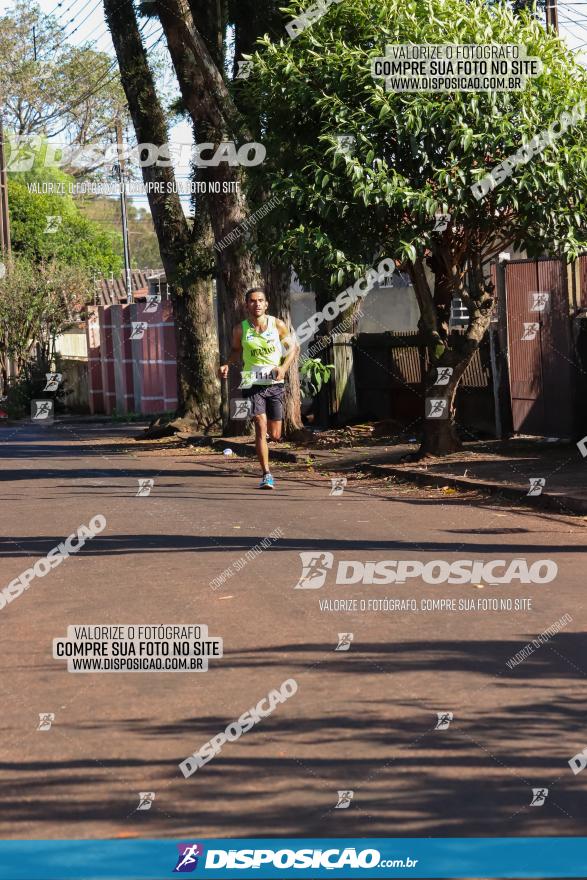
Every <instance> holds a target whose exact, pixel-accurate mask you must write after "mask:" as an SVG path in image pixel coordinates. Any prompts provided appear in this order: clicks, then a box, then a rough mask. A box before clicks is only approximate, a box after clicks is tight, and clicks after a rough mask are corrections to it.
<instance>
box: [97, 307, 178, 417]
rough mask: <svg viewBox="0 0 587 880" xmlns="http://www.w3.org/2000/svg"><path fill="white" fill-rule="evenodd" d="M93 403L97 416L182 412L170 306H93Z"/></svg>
mask: <svg viewBox="0 0 587 880" xmlns="http://www.w3.org/2000/svg"><path fill="white" fill-rule="evenodd" d="M87 333H88V358H89V366H90V369H89V381H90V389H89V398H90V408H91V412H93V413H99V412H102V413H106V414H107V415H110V414H111V413H112V412H113V411H114V409H116V410H117V412H124V413H128V412H137V413H141V414H145V415H149V414H152V413H160V412H167V411H172V410H174V409H175V408H176V407H177V368H176V346H175V328H174V322H173V312H172V307H171V303H170V302H169V301H168V300H165V301H164V302H161V303H159V304H149V303H147V302H145V303H142V302H140V303H131V304H126V305H109V306H91V307H90V309H89V316H88V330H87Z"/></svg>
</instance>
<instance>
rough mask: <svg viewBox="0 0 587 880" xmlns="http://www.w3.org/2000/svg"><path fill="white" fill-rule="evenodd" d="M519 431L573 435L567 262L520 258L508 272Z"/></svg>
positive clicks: (515, 412)
mask: <svg viewBox="0 0 587 880" xmlns="http://www.w3.org/2000/svg"><path fill="white" fill-rule="evenodd" d="M505 286H506V303H507V325H508V354H509V374H510V391H511V399H512V415H513V426H514V431H516V432H520V433H523V434H538V435H541V436H547V437H566V438H568V437H571V436H572V433H573V400H572V390H571V388H572V382H573V365H572V361H573V353H572V342H571V330H570V317H569V302H568V295H567V285H566V272H565V265H564V263H563V262H562V261H561V260H535V261H530V260H519V261H512V262H511V263H508V264H507V265H506V270H505Z"/></svg>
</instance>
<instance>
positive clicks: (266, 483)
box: [259, 474, 275, 489]
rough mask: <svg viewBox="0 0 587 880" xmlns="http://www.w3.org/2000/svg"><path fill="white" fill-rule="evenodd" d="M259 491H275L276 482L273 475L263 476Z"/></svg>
mask: <svg viewBox="0 0 587 880" xmlns="http://www.w3.org/2000/svg"><path fill="white" fill-rule="evenodd" d="M259 489H275V480H274V479H273V477H272V476H271V474H263V479H262V480H261V482H260V483H259Z"/></svg>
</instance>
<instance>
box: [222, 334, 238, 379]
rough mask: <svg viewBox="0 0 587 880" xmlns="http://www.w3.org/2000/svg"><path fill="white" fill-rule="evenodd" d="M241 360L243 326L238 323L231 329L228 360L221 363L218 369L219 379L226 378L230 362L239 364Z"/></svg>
mask: <svg viewBox="0 0 587 880" xmlns="http://www.w3.org/2000/svg"><path fill="white" fill-rule="evenodd" d="M242 360H243V328H242V327H241V325H240V324H237V325H236V327H234V328H233V330H232V342H231V347H230V354H229V355H228V360H227V362H226V363H225V364H222V366H221V367H220V370H219V371H218V372H219V374H220V378H221V379H227V378H228V370H229V368H230V366H231V365H232V364H241V363H242Z"/></svg>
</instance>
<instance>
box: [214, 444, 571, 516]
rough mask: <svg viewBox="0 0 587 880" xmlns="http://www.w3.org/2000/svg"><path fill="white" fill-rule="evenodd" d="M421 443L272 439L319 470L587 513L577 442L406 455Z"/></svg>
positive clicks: (241, 449)
mask: <svg viewBox="0 0 587 880" xmlns="http://www.w3.org/2000/svg"><path fill="white" fill-rule="evenodd" d="M212 445H213V446H214V447H215V448H218V449H225V448H230V449H232V450H233V451H234V452H235V453H237V454H240V455H254V454H255V448H254V444H253V443H252V442H250V441H249V440H247V439H244V438H243V437H234V438H226V437H224V438H220V439H218V440H214V441H213V443H212ZM417 449H418V445H417V444H416V443H411V444H397V445H392V444H387V445H385V444H381V445H368V446H367V445H366V446H360V447H359V446H355V447H352V448H342V449H332V450H328V449H318V450H316V449H311V448H300V447H297V446H295V444H283V447H282V448H280V446H279V445H275V444H273V445H272V447H271V457H272V458H273V459H274V460H277V461H285V462H294V463H299V464H307V463H308V462H312V464H313V465H314V467H317V468H318V469H320V470H322V469H328V470H332V471H333V472H335V471H336V472H343V471H357V470H361V471H368V472H370V473H373V474H378V475H383V476H393V477H395V478H396V479H400V480H404V481H408V482H416V483H418V484H420V485H428V486H452V487H455V488H461V489H467V490H471V489H477V490H480V491H483V492H490V493H497V494H499V495H501V496H502V497H504V498H513V499H515V500H518V501H523V502H524V503H525V504H528V505H533V506H536V507H540V508H544V509H550V510H556V511H558V512H559V513H566V514H568V513H570V514H587V458H583V457H582V456H581V453H580V451H579V449H578V448H577V445H576V444H572V443H565V442H551V441H549V440H545V439H542V438H531V437H526V436H524V437H517V438H514V439H510V440H505V441H497V440H488V441H476V442H474V443H465V444H464V448H463V450H462V451H461V452H457V453H454V454H453V455H450V456H445V457H443V458H429V459H426V460H425V461H422V462H415V461H412V462H406V461H405V460H404V459H405V458H406V456H408V455H410V454H411V453H414V452H416V451H417ZM536 479H539V480H544V481H545V482H544V483H543V484H542V485H540V484H538V485H536V486H535V487H534V490H533V491H534V492H538V493H539V494H532V495H529V494H528V492H529V491H530V490H531V487H532V485H533V481H535V480H536ZM531 481H532V482H531Z"/></svg>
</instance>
